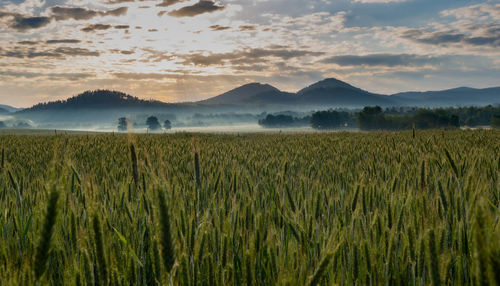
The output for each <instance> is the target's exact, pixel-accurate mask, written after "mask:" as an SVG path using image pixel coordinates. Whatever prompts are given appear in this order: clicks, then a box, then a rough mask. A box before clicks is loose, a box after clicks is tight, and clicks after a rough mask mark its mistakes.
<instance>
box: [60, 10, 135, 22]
mask: <svg viewBox="0 0 500 286" xmlns="http://www.w3.org/2000/svg"><path fill="white" fill-rule="evenodd" d="M50 10H51V12H52V14H53V17H54V19H56V20H57V21H61V20H68V19H74V20H88V19H91V18H94V17H97V16H101V17H104V16H114V17H118V16H123V15H125V14H127V10H128V8H127V7H120V8H116V9H113V10H109V11H96V10H90V9H86V8H79V7H61V6H54V7H51V8H50Z"/></svg>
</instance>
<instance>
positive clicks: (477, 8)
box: [440, 3, 500, 20]
mask: <svg viewBox="0 0 500 286" xmlns="http://www.w3.org/2000/svg"><path fill="white" fill-rule="evenodd" d="M440 14H441V15H442V16H445V17H455V18H457V19H481V18H490V19H496V20H499V19H500V4H496V5H489V4H486V3H485V4H478V5H471V6H465V7H460V8H456V9H449V10H444V11H441V13H440Z"/></svg>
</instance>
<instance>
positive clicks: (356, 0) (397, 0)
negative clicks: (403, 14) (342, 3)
mask: <svg viewBox="0 0 500 286" xmlns="http://www.w3.org/2000/svg"><path fill="white" fill-rule="evenodd" d="M406 1H408V0H352V2H354V3H383V4H387V3H400V2H406Z"/></svg>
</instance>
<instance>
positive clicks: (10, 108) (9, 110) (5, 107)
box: [0, 104, 22, 113]
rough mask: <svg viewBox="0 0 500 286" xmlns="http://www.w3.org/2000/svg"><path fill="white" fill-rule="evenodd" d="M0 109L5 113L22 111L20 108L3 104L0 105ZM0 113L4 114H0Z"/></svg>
mask: <svg viewBox="0 0 500 286" xmlns="http://www.w3.org/2000/svg"><path fill="white" fill-rule="evenodd" d="M0 108H1V109H3V110H5V111H7V112H16V111H19V110H22V108H17V107H13V106H10V105H5V104H0ZM0 112H1V111H0ZM2 113H4V112H2Z"/></svg>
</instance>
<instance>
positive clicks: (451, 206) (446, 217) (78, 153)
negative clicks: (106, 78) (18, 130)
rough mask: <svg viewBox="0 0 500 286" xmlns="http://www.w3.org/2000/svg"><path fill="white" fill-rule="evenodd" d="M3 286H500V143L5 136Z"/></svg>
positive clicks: (449, 135) (443, 138)
mask: <svg viewBox="0 0 500 286" xmlns="http://www.w3.org/2000/svg"><path fill="white" fill-rule="evenodd" d="M0 147H1V148H2V153H1V162H0V164H1V166H0V167H1V174H0V281H1V282H0V284H1V285H429V284H433V285H445V284H447V285H476V284H477V285H494V284H495V283H496V284H500V276H499V274H500V227H499V218H500V208H499V207H500V181H499V173H500V156H499V154H500V131H498V130H475V131H460V130H455V131H441V130H439V131H416V132H415V133H413V132H412V131H409V132H367V133H364V132H353V133H348V132H338V133H311V134H288V135H287V134H246V135H208V134H206V135H205V134H187V133H186V134H173V135H166V134H164V135H154V134H142V135H134V134H108V135H63V134H61V135H50V136H32V135H30V136H21V135H2V136H0Z"/></svg>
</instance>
